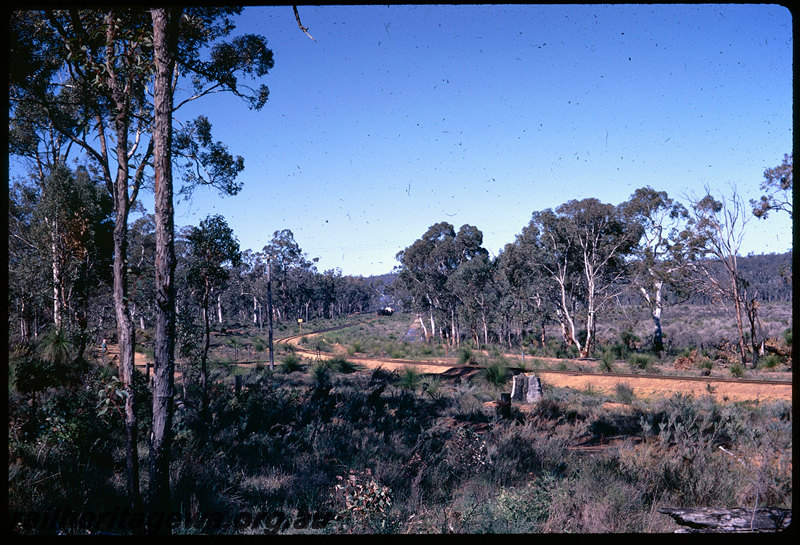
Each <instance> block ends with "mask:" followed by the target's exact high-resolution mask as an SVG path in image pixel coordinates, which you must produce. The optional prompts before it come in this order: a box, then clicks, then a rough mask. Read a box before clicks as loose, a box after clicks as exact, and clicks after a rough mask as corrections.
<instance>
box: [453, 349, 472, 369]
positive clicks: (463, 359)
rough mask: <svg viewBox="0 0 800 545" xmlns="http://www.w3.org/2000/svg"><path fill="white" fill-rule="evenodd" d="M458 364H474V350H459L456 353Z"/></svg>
mask: <svg viewBox="0 0 800 545" xmlns="http://www.w3.org/2000/svg"><path fill="white" fill-rule="evenodd" d="M456 363H458V365H469V364H471V363H474V355H473V353H472V350H470V349H469V348H468V347H466V346H462V347H461V348H459V349H458V352H456Z"/></svg>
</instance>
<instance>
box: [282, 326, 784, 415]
mask: <svg viewBox="0 0 800 545" xmlns="http://www.w3.org/2000/svg"><path fill="white" fill-rule="evenodd" d="M353 325H357V323H349V324H345V325H341V326H337V327H331V328H327V329H322V330H317V331H311V332H309V333H304V334H298V335H291V336H289V337H285V338H282V339H280V340H278V341H277V344H293V345H294V346H295V351H297V352H298V353H300V354H303V355H304V356H306V357H307V358H310V359H330V358H333V357H336V356H337V355H336V354H332V353H326V352H321V351H315V350H309V349H307V348H301V347H300V346H298V344H299V341H300V339H301V338H303V337H306V336H309V335H319V334H322V333H327V332H330V331H335V330H338V329H344V328H347V327H351V326H353ZM347 359H348V360H349V361H352V362H353V363H356V364H360V365H363V366H365V367H370V368H375V367H384V368H386V369H389V370H394V369H402V368H404V367H408V366H414V367H416V368H417V369H418V370H419V371H420V372H422V373H432V374H433V373H435V374H444V375H445V376H447V375H453V376H464V375H467V374H472V373H474V372H478V371H479V370H480V367H478V366H476V365H458V364H456V363H455V362H448V361H441V360H438V361H437V360H430V361H429V360H410V359H395V358H380V357H362V356H347ZM579 361H580V360H579ZM510 370H511V371H512V372H526V373H528V372H530V373H535V374H537V375H540V376H541V378H542V381H543V382H544V383H545V384H547V383H549V384H551V385H552V386H557V387H571V388H576V389H588V388H591V389H594V390H596V391H613V389H614V388H616V387H617V385H618V384H621V383H622V384H625V385H627V386H628V387H630V388H632V389H633V391H634V392H635V393H636V394H637V395H640V394H642V395H646V396H647V395H671V394H672V393H676V392H684V393H687V394H693V395H711V396H713V397H715V398H719V399H722V400H726V401H727V400H730V401H742V400H766V399H784V400H788V401H791V399H792V381H790V380H770V379H746V378H734V377H715V376H686V375H663V374H644V373H602V372H597V371H575V370H563V369H542V368H530V367H526V368H521V367H510Z"/></svg>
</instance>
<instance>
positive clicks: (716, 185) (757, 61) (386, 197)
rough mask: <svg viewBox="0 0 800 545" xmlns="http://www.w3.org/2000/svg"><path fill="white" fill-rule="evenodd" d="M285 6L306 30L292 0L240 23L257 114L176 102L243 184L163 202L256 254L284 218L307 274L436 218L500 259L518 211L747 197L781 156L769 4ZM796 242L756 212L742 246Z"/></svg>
mask: <svg viewBox="0 0 800 545" xmlns="http://www.w3.org/2000/svg"><path fill="white" fill-rule="evenodd" d="M299 13H300V16H301V19H302V23H303V25H304V26H306V27H308V31H309V33H310V34H311V35H312V36H313V37H314V38H315V39H316V41H312V40H311V39H309V38H308V37H307V36H305V35H304V34H303V33H302V32H301V31H300V30H299V29H298V27H297V24H296V22H295V20H294V14H293V12H292V8H291V6H283V7H272V6H270V7H249V8H246V9H245V10H244V12H243V14H242V15H241V16H240V17H238V18H237V19H236V22H237V30H236V33H257V34H261V35H263V36H265V37H266V38H267V40H268V44H269V46H270V48H271V49H272V50H273V52H274V55H275V67H274V68H273V70H272V71H271V72H270V74H269V75H268V76H266V78H265V79H264V82H265V83H267V84H268V85H269V87H270V100H269V101H268V102H267V104H266V106H265V107H264V108H263V110H261V111H260V112H252V111H250V110H248V109H247V107H246V106H245V105H244V104H243V103H242V102H240V101H238V100H237V99H236V98H235V97H233V96H230V95H228V96H225V95H218V96H214V97H211V98H206V99H203V100H202V101H198V102H197V103H195V104H194V105H192V106H191V108H187V109H186V110H185V111H183V110H182V111H179V113H178V118H180V119H184V120H186V119H189V118H191V117H194V116H196V115H197V114H198V113H203V114H205V115H207V116H208V117H209V119H210V121H211V122H212V124H213V127H214V131H215V136H216V137H217V138H219V139H220V140H222V141H224V142H225V143H226V144H228V146H229V149H230V151H231V152H233V153H235V154H239V155H242V156H243V157H244V158H245V171H244V173H243V174H242V175H241V176H242V178H241V179H242V181H243V182H244V188H243V190H242V192H241V193H240V194H239V195H238V196H235V197H225V198H222V197H220V196H219V195H218V194H217V193H216V192H215V191H214V190H211V189H201V190H198V191H196V192H195V194H194V196H193V198H192V200H191V201H189V202H180V203H177V217H176V224H177V225H190V224H191V225H197V224H198V223H199V221H200V220H201V219H202V218H204V217H205V216H206V215H207V214H222V215H223V216H224V217H225V218H226V220H227V221H228V223H229V224H230V225H231V227H232V228H233V229H234V232H235V233H236V235H237V237H238V239H239V241H240V245H241V246H242V248H243V249H244V248H249V249H252V250H260V249H261V248H262V247H263V246H264V245H265V244H266V243H267V242H268V241H269V240H270V238H271V236H272V233H273V232H274V231H276V230H280V229H290V230H291V231H292V232H293V233H294V236H295V240H296V241H297V243H298V244H299V245H300V247H301V248H302V249H303V250H304V251H305V252H306V253H307V254H308V256H309V257H319V258H320V261H319V263H318V265H317V266H318V268H319V270H320V271H322V270H326V269H331V268H340V269H341V270H342V272H343V273H344V274H353V275H365V276H368V275H373V274H382V273H386V272H389V271H391V270H392V268H393V267H394V266H395V265H396V264H397V261H396V260H395V254H396V253H397V252H398V251H400V250H402V249H403V248H405V247H407V246H408V245H410V244H411V243H413V242H414V240H416V239H417V238H419V237H420V236H421V235H422V234H423V233H424V232H425V231H426V230H427V228H428V227H429V226H431V225H433V224H434V223H437V222H440V221H447V222H449V223H452V224H453V225H454V226H455V227H456V229H458V227H460V226H461V225H463V224H465V223H468V224H471V225H475V226H477V227H478V228H479V229H480V230H481V231H483V233H484V246H485V247H486V248H487V249H489V250H490V251H491V252H492V253H493V254H495V255H496V254H497V252H498V250H500V249H501V248H502V247H503V246H504V245H505V244H506V243H508V242H511V241H513V240H514V236H515V235H516V234H518V233H519V232H520V231H521V230H522V228H523V226H525V225H526V224H527V223H528V222H529V221H530V217H531V214H532V212H534V211H536V210H543V209H545V208H551V207H556V206H558V205H560V204H562V203H564V202H566V201H568V200H570V199H582V198H586V197H596V198H598V199H600V200H601V201H603V202H608V203H612V204H618V203H620V202H622V201H624V200H627V199H628V198H629V196H630V195H631V193H632V192H633V191H634V190H635V189H636V188H638V187H641V186H644V185H649V186H651V187H653V188H655V189H658V190H665V191H667V192H668V193H669V194H670V195H671V196H673V197H677V198H681V196H682V195H683V194H685V193H700V192H702V191H703V187H704V186H705V185H708V186H710V187H711V189H712V191H715V192H717V193H718V194H723V193H726V192H730V186H731V184H734V185H735V186H736V188H737V190H738V191H739V192H740V193H741V194H742V195H743V196H744V197H745V198H746V199H749V198H756V197H758V195H759V194H760V192H759V188H758V186H759V184H760V183H761V181H762V180H763V172H764V169H766V168H770V167H774V166H777V165H779V164H780V163H781V160H782V158H783V155H784V153H790V152H791V150H792V143H793V126H792V50H793V44H792V27H791V25H792V21H791V13H790V12H789V11H788V10H787V9H786V8H784V7H781V6H778V5H768V4H760V5H758V4H754V5H740V4H731V5H705V6H704V5H695V4H686V5H658V4H651V5H646V4H645V5H593V4H589V5H584V6H581V5H565V6H558V5H508V6H502V5H499V6H498V5H474V6H466V5H444V6H433V5H417V6H400V5H391V6H321V7H318V6H300V7H299ZM143 202H144V203H145V206H147V207H148V208H150V207H149V205H148V202H147V197H145V198H144V199H143ZM150 211H152V209H150ZM791 246H792V236H791V221H790V220H789V219H788V216H787V215H786V214H775V215H774V218H773V219H771V220H768V221H763V220H759V221H757V220H756V219H755V218H753V219H752V220H751V221H750V223H749V224H748V235H747V237H746V239H745V243H744V247H743V248H742V250H743V252H742V253H744V254H747V253H750V252H753V253H769V252H783V251H786V250H788V249H790V248H791Z"/></svg>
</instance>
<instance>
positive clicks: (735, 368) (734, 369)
mask: <svg viewBox="0 0 800 545" xmlns="http://www.w3.org/2000/svg"><path fill="white" fill-rule="evenodd" d="M731 375H732V376H734V377H739V378H741V377H743V376H744V365H742V364H741V362H738V361H737V362H736V363H734V364H733V365H731Z"/></svg>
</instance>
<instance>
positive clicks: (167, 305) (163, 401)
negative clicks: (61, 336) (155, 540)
mask: <svg viewBox="0 0 800 545" xmlns="http://www.w3.org/2000/svg"><path fill="white" fill-rule="evenodd" d="M150 13H151V16H152V20H153V49H154V53H155V78H154V84H153V103H154V117H153V144H154V146H153V151H154V154H153V169H154V171H155V223H156V262H155V273H156V285H155V289H156V308H155V314H156V317H155V350H154V352H155V354H154V359H155V366H154V370H153V430H152V432H151V434H150V497H149V503H150V506H149V507H150V510H151V512H152V513H153V514H154V515H156V514H159V513H161V514H164V513H170V512H171V501H170V484H169V462H170V449H171V443H172V418H173V410H174V408H173V397H174V381H175V377H174V368H175V286H174V274H175V226H174V211H173V204H172V154H171V147H172V81H171V80H172V74H173V70H174V68H175V57H174V51H175V43H176V39H177V36H176V29H177V26H176V25H177V19H178V14H176V13H173V12H172V11H168V10H167V9H164V8H157V9H153V10H151V12H150ZM153 519H155V516H154V517H153ZM148 531H149V532H150V533H151V534H152V533H160V534H169V533H171V529H170V527H169V525H168V524H165V523H164V522H163V520H162V521H160V524H158V525H157V526H155V525H152V524H151V525H149V527H148Z"/></svg>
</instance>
